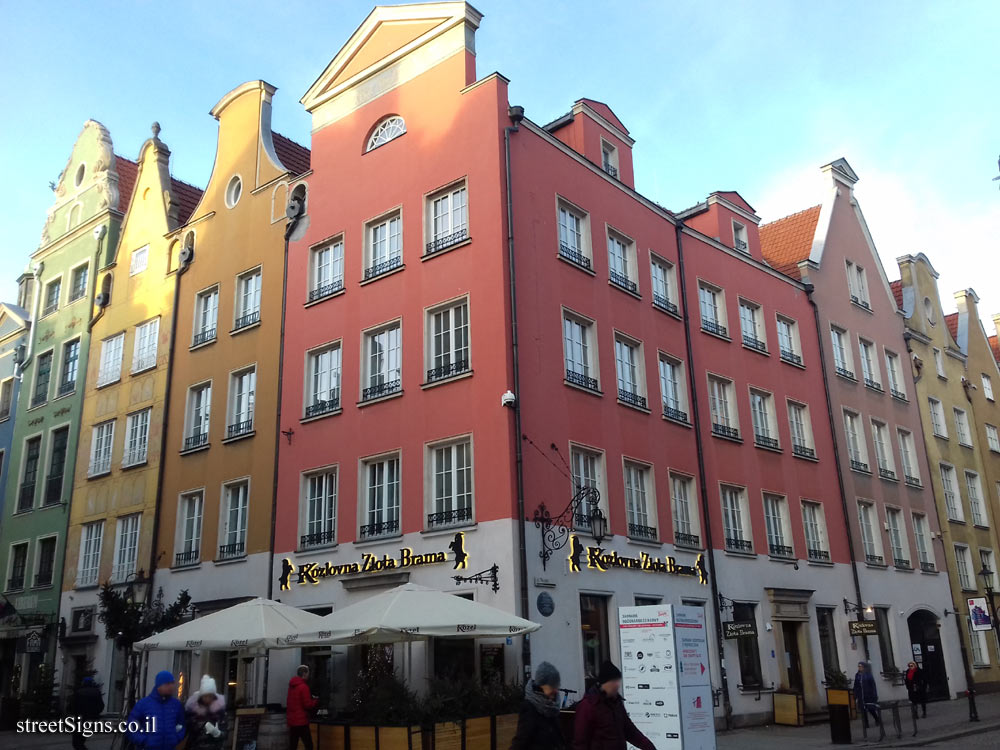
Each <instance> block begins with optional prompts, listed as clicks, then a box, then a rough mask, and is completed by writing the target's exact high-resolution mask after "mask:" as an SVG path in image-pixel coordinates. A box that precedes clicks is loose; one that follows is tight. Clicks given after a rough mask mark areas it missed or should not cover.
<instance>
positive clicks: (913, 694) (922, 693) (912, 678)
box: [905, 661, 927, 719]
mask: <svg viewBox="0 0 1000 750" xmlns="http://www.w3.org/2000/svg"><path fill="white" fill-rule="evenodd" d="M905 679H906V693H907V695H908V696H909V698H910V707H911V711H912V712H913V718H914V719H915V718H917V706H920V708H921V709H923V716H924V718H925V719H926V718H927V679H926V678H925V677H924V670H922V669H921V668H920V667H919V666H918V665H917V663H916V662H915V661H911V662H910V663H909V664H907V665H906V678H905Z"/></svg>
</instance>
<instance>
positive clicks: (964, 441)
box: [952, 406, 972, 448]
mask: <svg viewBox="0 0 1000 750" xmlns="http://www.w3.org/2000/svg"><path fill="white" fill-rule="evenodd" d="M952 408H953V411H954V415H955V436H956V437H957V438H958V443H959V445H964V446H967V447H969V448H971V447H972V430H971V428H970V427H969V414H968V412H966V411H965V409H959V408H958V407H957V406H956V407H952Z"/></svg>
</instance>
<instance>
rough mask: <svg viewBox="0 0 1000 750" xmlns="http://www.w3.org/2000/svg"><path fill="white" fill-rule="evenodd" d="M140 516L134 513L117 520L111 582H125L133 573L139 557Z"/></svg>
mask: <svg viewBox="0 0 1000 750" xmlns="http://www.w3.org/2000/svg"><path fill="white" fill-rule="evenodd" d="M141 517H142V516H141V514H139V513H134V514H132V515H130V516H122V517H121V518H119V519H118V528H117V530H116V531H115V557H114V562H113V563H112V566H111V580H112V581H116V582H123V581H127V580H128V579H129V578H130V577H131V576H132V574H134V573H135V563H136V560H137V559H138V557H139V523H140V520H141Z"/></svg>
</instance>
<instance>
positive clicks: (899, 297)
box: [889, 279, 903, 310]
mask: <svg viewBox="0 0 1000 750" xmlns="http://www.w3.org/2000/svg"><path fill="white" fill-rule="evenodd" d="M889 289H891V290H892V296H893V297H895V298H896V307H898V308H899V309H900V310H902V309H903V280H902V279H896V280H895V281H890V282H889Z"/></svg>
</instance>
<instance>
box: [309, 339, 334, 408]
mask: <svg viewBox="0 0 1000 750" xmlns="http://www.w3.org/2000/svg"><path fill="white" fill-rule="evenodd" d="M342 378H343V346H342V342H341V341H340V340H339V339H338V340H337V341H334V342H332V343H329V344H324V345H323V346H318V347H316V348H315V349H310V350H309V351H307V352H306V368H305V381H306V382H305V388H304V393H305V399H303V403H302V415H303V418H304V419H310V418H312V417H317V416H321V415H323V414H330V413H333V412H336V411H339V410H340V409H341V398H342V395H343V391H342V386H343V380H342Z"/></svg>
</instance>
